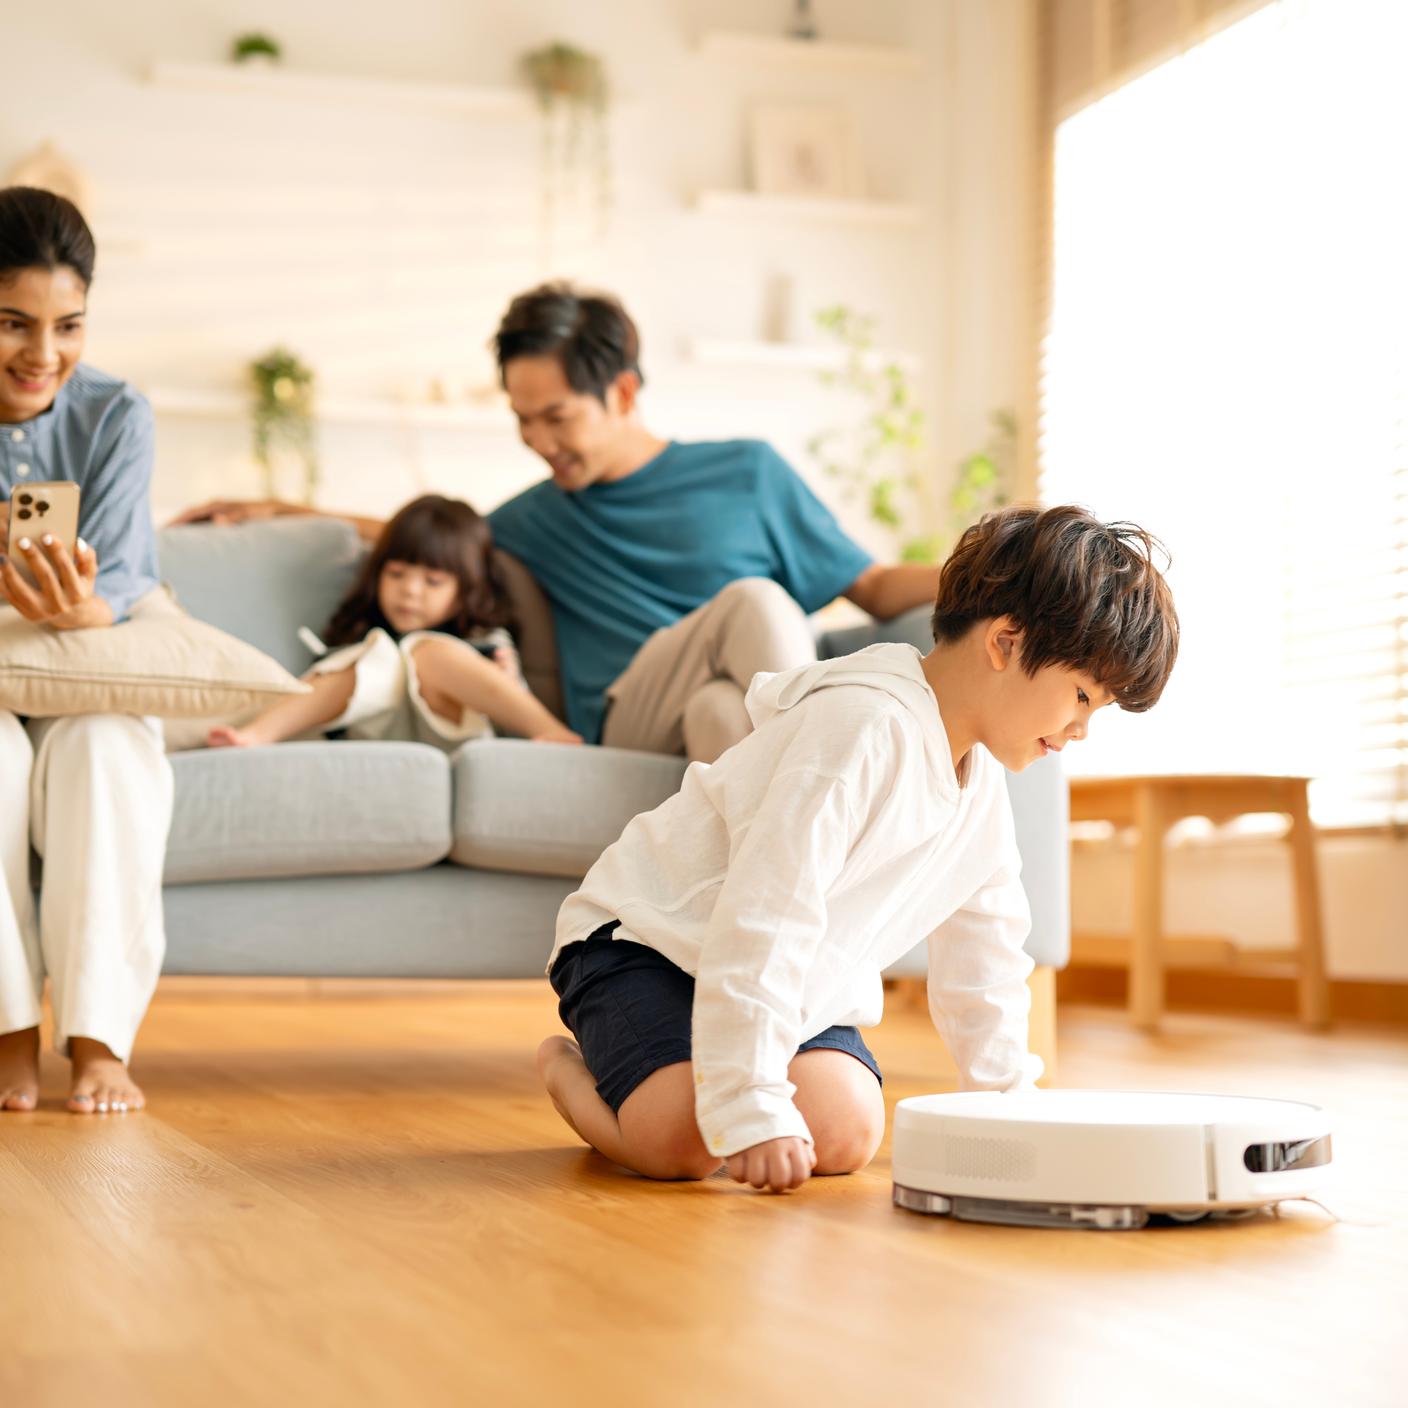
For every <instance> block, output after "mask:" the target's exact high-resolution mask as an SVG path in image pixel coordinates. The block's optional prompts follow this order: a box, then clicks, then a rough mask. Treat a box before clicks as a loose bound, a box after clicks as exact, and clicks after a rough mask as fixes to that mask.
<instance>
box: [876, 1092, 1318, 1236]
mask: <svg viewBox="0 0 1408 1408" xmlns="http://www.w3.org/2000/svg"><path fill="white" fill-rule="evenodd" d="M893 1150H894V1152H893V1169H894V1182H895V1202H896V1204H898V1205H899V1206H900V1207H902V1208H907V1209H909V1210H910V1211H912V1212H925V1213H937V1214H939V1215H942V1216H946V1217H954V1218H959V1219H962V1220H964V1221H968V1222H1000V1223H1009V1224H1012V1225H1014V1226H1020V1227H1090V1228H1097V1229H1107V1230H1112V1229H1127V1228H1136V1227H1144V1226H1146V1225H1148V1224H1149V1223H1151V1222H1153V1223H1159V1222H1198V1221H1201V1220H1202V1219H1203V1218H1206V1217H1213V1218H1235V1217H1246V1216H1249V1215H1250V1214H1252V1213H1254V1212H1256V1211H1257V1210H1258V1209H1259V1208H1263V1207H1266V1206H1268V1205H1269V1204H1272V1203H1277V1202H1281V1201H1282V1200H1283V1199H1286V1198H1303V1197H1307V1196H1309V1195H1310V1194H1311V1193H1312V1192H1315V1191H1317V1190H1319V1189H1320V1188H1322V1187H1323V1186H1324V1184H1325V1182H1326V1181H1327V1178H1328V1175H1329V1172H1330V1121H1329V1116H1328V1115H1327V1114H1326V1112H1325V1111H1324V1110H1322V1109H1321V1108H1320V1107H1319V1106H1317V1105H1306V1104H1301V1103H1300V1102H1298V1101H1295V1100H1263V1099H1258V1098H1255V1097H1250V1096H1238V1095H1192V1094H1173V1093H1165V1092H1160V1091H1138V1090H1033V1091H1022V1092H1019V1093H1016V1094H1010V1095H1004V1094H1000V1093H998V1092H994V1091H972V1092H966V1093H963V1094H958V1095H919V1096H914V1097H911V1098H910V1099H907V1100H901V1101H900V1102H899V1104H898V1106H896V1109H895V1128H894V1142H893Z"/></svg>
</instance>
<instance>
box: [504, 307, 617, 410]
mask: <svg viewBox="0 0 1408 1408" xmlns="http://www.w3.org/2000/svg"><path fill="white" fill-rule="evenodd" d="M494 355H495V356H496V357H497V358H498V360H499V378H500V380H502V379H503V376H504V373H505V371H506V370H507V368H508V364H509V363H510V362H511V361H513V359H514V358H515V357H556V358H557V360H558V361H559V362H560V363H561V364H562V370H563V372H564V374H565V375H566V377H567V384H568V385H569V386H570V387H571V388H572V389H573V390H574V391H581V392H584V393H586V394H588V395H591V396H595V397H596V398H597V400H598V401H600V402H601V403H602V404H603V405H605V404H606V390H607V387H609V386H610V385H611V383H612V382H613V381H615V380H616V378H617V377H618V376H620V375H621V373H622V372H634V373H635V374H636V376H637V377H639V378H640V381H641V384H642V385H644V383H645V378H644V377H643V376H641V370H640V334H639V333H637V332H636V325H635V324H634V323H633V322H632V321H631V318H630V315H629V314H628V313H627V312H626V310H625V309H624V308H623V307H622V306H621V304H620V303H619V302H618V301H617V300H616V299H614V298H612V297H611V296H610V295H609V294H605V293H583V292H579V291H578V290H577V289H575V288H573V287H572V285H571V284H566V283H552V284H542V285H540V286H539V287H538V288H534V289H529V291H528V292H527V293H520V294H519V295H518V297H517V298H515V299H514V300H513V302H512V303H510V304H509V305H508V312H507V313H505V314H504V316H503V319H502V321H501V322H500V323H499V330H498V332H497V333H495V334H494Z"/></svg>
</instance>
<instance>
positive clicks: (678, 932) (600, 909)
mask: <svg viewBox="0 0 1408 1408" xmlns="http://www.w3.org/2000/svg"><path fill="white" fill-rule="evenodd" d="M920 661H921V657H920V654H919V652H918V651H917V650H915V649H914V647H913V646H908V645H873V646H871V647H869V648H868V649H866V650H862V651H860V652H859V653H858V654H855V655H848V656H842V657H841V658H839V659H836V660H826V661H822V662H820V663H819V664H814V665H807V666H804V667H802V668H801V669H797V670H787V671H784V672H782V673H780V674H774V675H768V674H760V675H758V676H756V677H755V678H754V680H753V684H752V687H751V688H750V689H749V691H748V697H747V705H748V712H749V714H750V715H751V717H752V719H753V722H754V725H755V726H756V732H754V733H752V734H750V735H749V737H747V738H745V739H744V740H743V741H742V742H741V743H738V744H737V745H735V746H734V747H733V748H730V749H729V750H728V752H727V753H725V754H724V755H723V757H721V758H720V759H719V760H718V761H717V762H716V763H714V764H712V765H707V764H704V763H694V764H693V765H692V766H691V767H690V768H689V769H688V771H687V772H686V773H685V776H684V783H683V785H682V787H681V788H680V791H679V792H678V793H677V794H676V795H675V796H674V797H671V798H670V799H669V801H667V802H665V803H663V804H662V805H661V806H659V807H657V808H656V809H655V810H654V811H653V812H646V813H644V814H642V815H641V816H638V817H636V818H635V819H634V820H632V821H631V823H630V824H629V825H628V826H627V827H626V829H625V831H624V832H623V833H622V834H621V837H620V839H619V840H618V841H617V842H615V844H614V845H612V846H610V847H609V848H608V849H607V850H606V851H605V852H604V853H603V854H602V856H601V858H600V859H599V860H598V861H597V863H596V864H595V865H594V866H592V868H591V870H589V871H588V872H587V875H586V878H585V879H584V880H583V881H582V886H581V889H579V890H578V891H577V892H576V893H575V894H573V895H571V896H570V897H569V898H568V900H567V901H566V903H565V904H564V905H563V906H562V910H561V912H560V914H559V915H558V921H557V941H556V944H555V945H554V948H553V959H556V957H557V955H558V953H559V952H561V950H562V949H563V948H564V947H565V946H566V945H567V944H570V943H573V942H575V941H576V940H579V939H585V938H586V937H587V936H588V935H589V934H590V933H591V932H592V931H593V930H594V929H597V928H599V927H600V926H601V925H603V924H605V923H607V922H608V921H610V920H612V919H619V920H620V921H621V927H619V928H618V929H617V930H616V933H615V937H616V938H617V939H618V940H619V939H625V940H632V941H634V942H636V943H641V944H647V945H648V946H649V947H651V948H653V949H656V950H657V951H658V952H659V953H661V954H663V955H664V956H665V957H666V958H668V959H669V960H670V961H671V962H672V963H674V964H676V965H677V966H678V967H680V968H682V969H684V971H685V972H686V973H690V974H692V975H693V976H694V978H695V979H696V986H695V993H694V1024H693V1056H694V1071H695V1077H694V1078H695V1086H696V1091H695V1112H696V1117H697V1119H698V1121H699V1128H700V1131H701V1133H702V1134H703V1136H704V1139H705V1141H706V1142H707V1144H708V1147H709V1149H710V1151H711V1152H713V1153H715V1154H718V1155H720V1156H726V1155H729V1154H733V1153H737V1152H738V1151H739V1150H740V1149H746V1148H750V1147H751V1146H752V1145H754V1144H759V1143H762V1142H763V1141H764V1140H768V1139H777V1138H781V1137H783V1136H786V1135H800V1136H801V1137H802V1138H810V1137H811V1136H810V1132H809V1131H808V1129H807V1125H806V1121H805V1120H804V1119H803V1118H802V1116H801V1114H800V1112H799V1111H798V1110H797V1107H796V1106H795V1105H794V1104H793V1103H792V1095H793V1093H794V1091H795V1087H794V1086H793V1085H792V1083H791V1082H790V1081H789V1080H788V1079H787V1067H788V1065H789V1063H790V1062H791V1060H792V1058H793V1056H794V1055H795V1053H796V1050H797V1047H798V1046H799V1045H800V1044H801V1043H802V1042H803V1041H806V1040H808V1039H809V1038H811V1037H813V1036H816V1035H817V1033H819V1032H822V1031H825V1030H826V1028H827V1027H830V1026H833V1025H836V1024H847V1025H855V1026H873V1025H874V1024H875V1023H876V1022H878V1021H879V1020H880V1013H881V1008H882V1006H883V993H882V988H881V982H880V974H881V971H882V970H883V969H884V968H886V967H888V966H889V965H890V964H891V963H893V962H894V961H895V960H896V959H898V958H899V957H901V956H902V955H903V954H906V953H908V952H909V951H910V949H912V948H913V947H914V946H915V944H917V943H918V942H919V941H920V940H921V939H924V938H926V937H927V938H928V946H929V1010H930V1013H931V1014H932V1016H933V1019H934V1024H935V1025H936V1026H937V1027H938V1029H939V1032H940V1034H941V1035H942V1036H943V1038H944V1041H945V1042H946V1043H947V1045H948V1048H949V1051H950V1052H951V1054H952V1055H953V1058H954V1060H955V1062H956V1063H957V1066H958V1070H959V1074H960V1078H961V1082H962V1088H963V1089H965V1090H1010V1089H1015V1088H1018V1087H1021V1086H1027V1085H1030V1084H1032V1083H1033V1082H1034V1081H1035V1080H1036V1078H1037V1077H1038V1076H1039V1075H1040V1074H1041V1069H1042V1067H1041V1061H1040V1059H1039V1058H1038V1057H1036V1056H1034V1055H1031V1054H1029V1053H1028V1051H1027V1015H1028V1011H1029V1008H1030V995H1029V993H1028V990H1027V986H1026V980H1027V977H1028V975H1029V974H1030V973H1031V971H1032V967H1033V964H1032V960H1031V959H1030V958H1029V957H1028V956H1027V955H1026V954H1025V953H1024V952H1023V951H1022V944H1023V941H1024V940H1025V939H1026V936H1027V933H1028V930H1029V929H1030V927H1031V916H1030V911H1029V910H1028V907H1027V899H1026V894H1025V893H1024V891H1023V890H1022V886H1021V883H1020V881H1019V880H1018V872H1019V870H1020V866H1021V862H1020V859H1019V857H1018V854H1017V845H1016V837H1015V833H1014V829H1013V824H1012V809H1011V804H1010V802H1009V801H1008V796H1007V786H1006V781H1005V777H1004V773H1003V769H1002V767H1001V765H1000V764H999V763H998V762H997V760H996V759H994V758H993V757H992V755H991V754H990V753H988V752H987V750H986V749H984V748H982V747H981V746H976V747H974V748H973V749H972V751H971V752H970V753H969V755H968V757H967V759H966V760H965V764H964V769H963V770H964V777H963V778H962V780H960V779H959V777H958V776H957V775H956V774H955V771H954V767H953V756H952V752H951V749H950V747H949V741H948V737H947V735H946V734H945V732H944V727H943V722H942V720H941V718H940V715H939V704H938V700H937V699H936V698H935V696H934V693H933V691H932V690H931V689H930V688H929V685H928V682H927V681H926V679H925V677H924V672H923V669H922V667H921V663H920ZM548 966H549V968H551V966H552V964H551V961H550V962H549V965H548Z"/></svg>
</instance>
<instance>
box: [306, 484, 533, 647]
mask: <svg viewBox="0 0 1408 1408" xmlns="http://www.w3.org/2000/svg"><path fill="white" fill-rule="evenodd" d="M493 546H494V545H493V540H492V538H491V537H490V536H489V524H488V523H487V522H486V520H485V519H483V518H482V517H480V515H479V514H477V513H475V511H474V510H473V509H472V508H470V506H469V505H468V504H467V503H464V502H462V501H461V500H459V499H446V498H442V497H441V496H440V495H439V494H425V495H424V496H422V497H421V498H419V499H412V500H411V502H410V503H408V504H407V505H406V506H405V507H404V508H402V509H400V510H398V511H397V513H396V515H395V517H394V518H392V520H391V522H390V523H388V524H387V525H386V527H385V528H383V529H382V531H381V537H379V538H378V539H377V540H376V544H375V546H374V547H373V548H372V550H371V552H370V553H368V554H367V560H366V561H365V562H364V563H363V564H362V567H361V570H360V571H359V572H358V573H357V580H356V581H355V582H353V584H352V587H351V589H350V590H349V591H348V593H347V595H346V596H345V597H344V598H343V600H342V605H341V606H339V607H338V608H337V610H336V611H335V612H334V613H333V618H332V620H331V622H329V624H328V628H327V630H326V631H325V632H324V639H325V640H326V642H327V644H328V645H330V646H332V645H351V644H353V643H354V642H355V641H359V640H361V639H362V638H363V637H364V636H365V635H366V634H367V632H368V631H370V630H372V629H373V627H376V626H380V627H381V628H382V630H384V631H391V632H392V634H393V635H394V634H395V629H394V627H393V626H392V625H391V623H390V622H389V621H388V620H387V619H386V617H385V616H383V615H382V612H381V607H380V606H379V605H378V603H377V584H378V583H379V582H380V580H381V569H382V568H383V567H384V566H385V565H386V564H387V563H388V562H390V561H396V562H409V563H412V564H413V565H415V566H417V567H430V568H433V569H434V570H436V571H438V572H452V573H453V574H454V576H455V578H456V580H457V581H458V583H459V596H458V598H457V601H456V607H455V614H454V615H453V616H451V617H450V618H449V619H448V620H446V621H443V622H440V623H439V624H438V626H437V629H439V630H444V631H449V632H452V633H453V634H454V635H457V636H467V635H469V634H470V633H471V632H472V631H474V630H475V629H476V628H478V627H483V626H509V625H511V624H512V621H511V617H510V613H509V609H508V596H507V594H506V592H505V591H504V587H503V583H502V581H501V580H500V577H499V574H498V572H497V570H496V569H495V567H494V560H493Z"/></svg>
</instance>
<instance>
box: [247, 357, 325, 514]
mask: <svg viewBox="0 0 1408 1408" xmlns="http://www.w3.org/2000/svg"><path fill="white" fill-rule="evenodd" d="M249 371H250V379H251V381H252V382H253V386H254V406H253V409H252V415H253V429H254V458H255V459H256V460H257V461H258V462H259V465H260V468H261V469H262V470H263V474H264V496H265V498H269V499H274V498H278V497H279V495H278V494H277V493H276V492H275V488H276V484H275V467H276V461H277V460H278V459H279V458H280V457H281V456H282V455H289V456H292V457H293V458H294V459H296V460H297V461H298V462H299V463H300V464H301V466H302V469H303V502H304V503H305V504H312V502H313V499H314V496H315V495H316V493H317V488H318V479H319V466H318V453H317V443H316V440H317V437H316V425H315V423H314V420H313V396H314V375H313V369H312V368H311V367H308V366H305V365H304V364H303V363H302V362H300V361H299V360H298V358H297V357H296V356H294V354H293V353H292V352H290V351H289V350H288V349H287V348H286V347H275V348H274V349H273V350H272V351H270V352H267V353H266V354H265V355H264V356H263V357H261V358H260V359H259V360H258V361H257V362H254V363H251V365H250V369H249Z"/></svg>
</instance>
